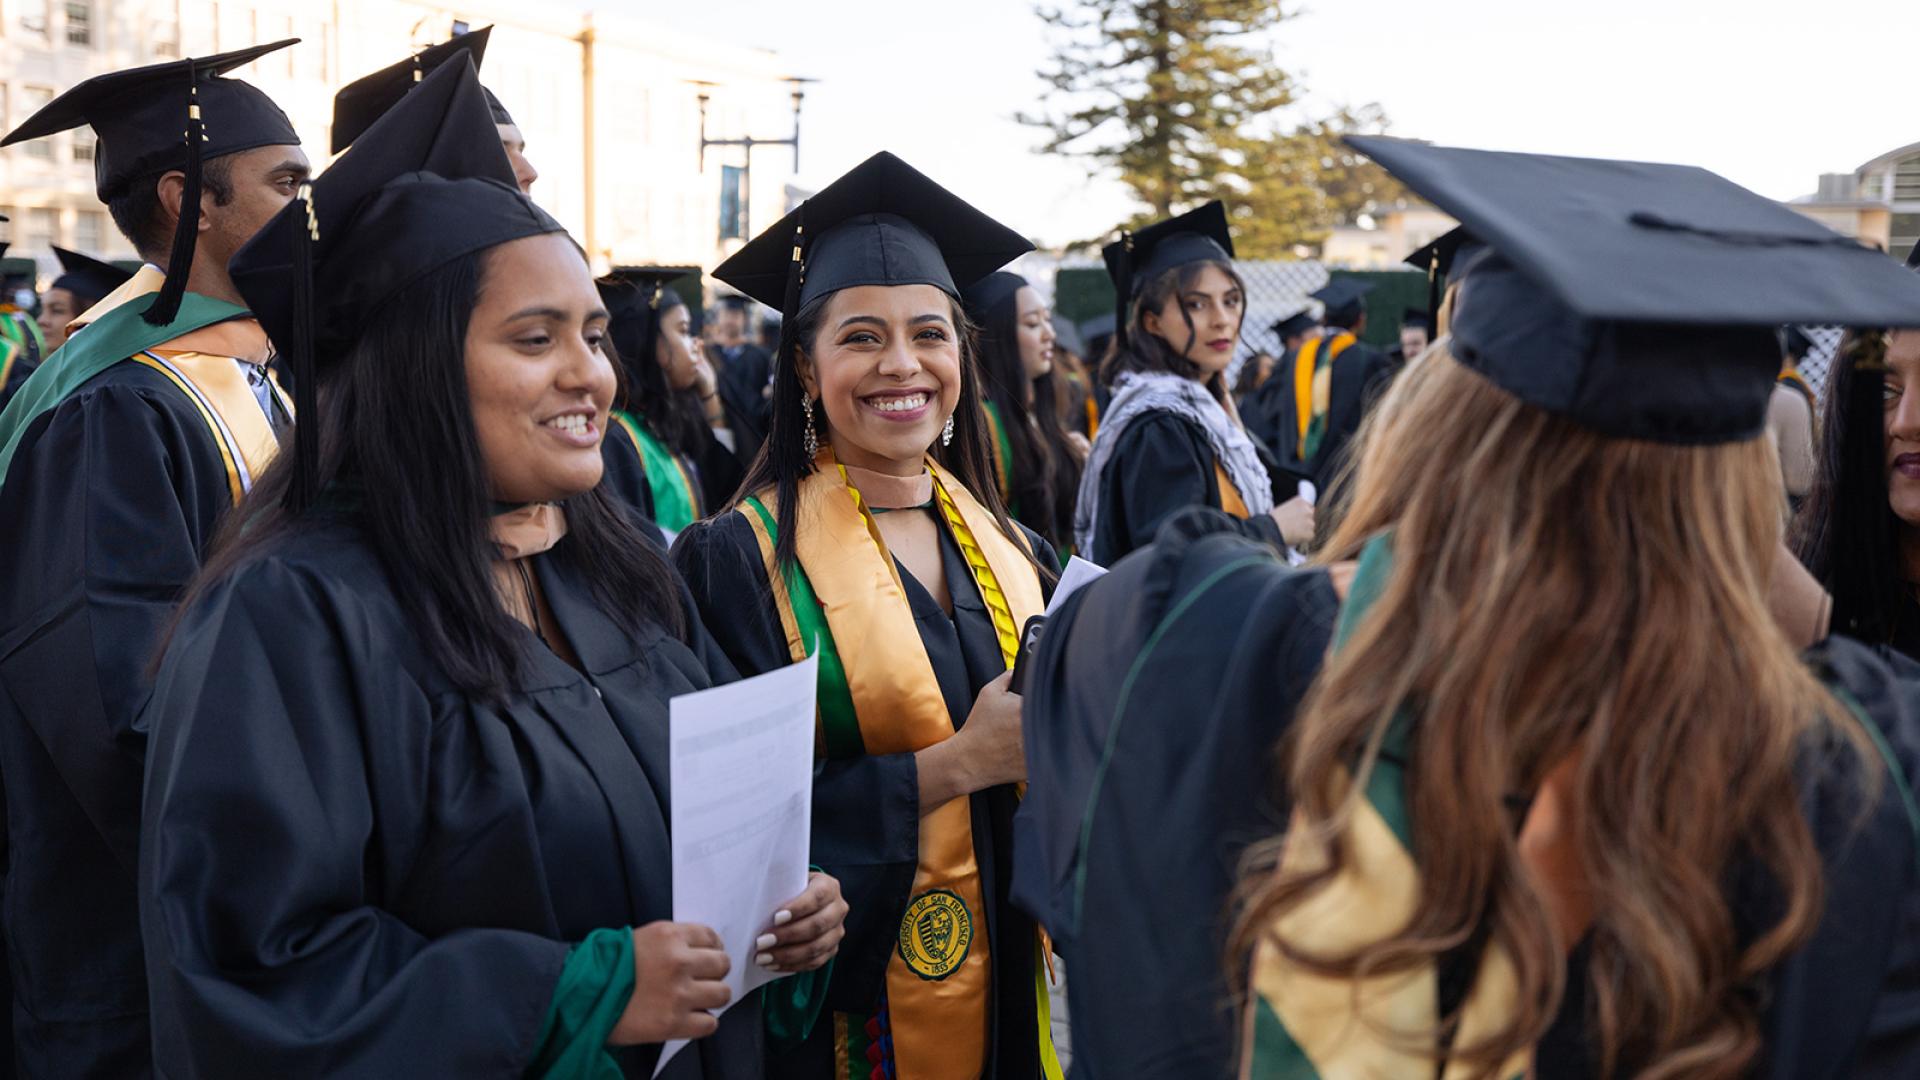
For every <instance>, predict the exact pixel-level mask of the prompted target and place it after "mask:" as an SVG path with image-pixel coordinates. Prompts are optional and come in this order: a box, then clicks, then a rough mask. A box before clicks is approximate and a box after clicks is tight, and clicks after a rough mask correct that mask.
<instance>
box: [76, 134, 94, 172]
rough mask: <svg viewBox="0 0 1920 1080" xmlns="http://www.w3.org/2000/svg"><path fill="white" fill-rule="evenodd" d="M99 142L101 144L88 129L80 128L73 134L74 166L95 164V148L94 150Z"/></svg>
mask: <svg viewBox="0 0 1920 1080" xmlns="http://www.w3.org/2000/svg"><path fill="white" fill-rule="evenodd" d="M97 142H99V139H98V138H96V137H95V136H94V134H93V132H92V131H91V130H89V129H87V128H80V129H79V130H77V131H75V132H74V133H73V162H74V164H76V165H91V164H93V148H94V144H96V143H97Z"/></svg>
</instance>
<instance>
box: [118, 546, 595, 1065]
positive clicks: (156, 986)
mask: <svg viewBox="0 0 1920 1080" xmlns="http://www.w3.org/2000/svg"><path fill="white" fill-rule="evenodd" d="M394 632H395V631H393V630H392V629H391V626H390V624H389V623H386V622H383V620H382V619H380V618H378V617H375V616H374V615H373V614H371V613H370V612H368V611H367V610H365V609H364V605H362V604H360V603H358V602H356V600H355V598H354V597H352V596H351V595H348V594H345V593H344V592H340V591H330V590H329V589H328V588H327V586H326V585H325V584H323V583H321V582H318V581H315V580H313V579H312V578H311V577H309V576H308V575H305V574H303V573H301V572H300V571H298V570H295V569H292V568H289V567H287V566H286V565H285V564H284V563H280V562H276V561H273V560H271V559H269V560H267V561H264V562H261V563H256V564H254V565H253V566H252V567H249V568H247V569H244V570H242V571H240V572H239V573H238V574H237V575H236V576H235V577H234V578H233V579H231V580H229V581H228V582H227V583H226V584H224V585H222V586H219V587H217V588H216V589H215V590H214V591H212V592H211V593H209V594H208V595H207V596H206V598H205V599H204V600H203V601H202V602H201V603H199V604H197V605H196V607H195V609H194V610H193V611H192V612H190V613H189V614H188V615H187V617H186V619H185V621H184V622H183V624H182V626H181V628H180V631H179V634H178V636H177V637H176V638H175V640H174V644H173V646H172V647H171V648H170V649H169V652H168V655H167V657H166V659H165V661H164V663H163V666H162V669H161V672H160V675H159V678H158V681H157V684H156V687H155V692H154V698H153V702H152V705H151V707H150V712H149V719H150V720H151V728H152V732H153V745H152V754H151V757H150V770H149V776H148V782H147V786H146V808H145V809H146V835H145V839H144V843H143V846H142V850H141V874H140V891H141V924H142V929H143V933H144V936H145V939H146V946H147V970H148V972H149V977H150V982H151V993H152V998H153V1004H154V1013H155V1021H154V1032H155V1057H156V1065H157V1066H158V1071H159V1072H161V1073H162V1074H172V1075H176V1076H199V1077H214V1076H226V1075H249V1076H296V1075H321V1074H324V1075H328V1076H367V1077H390V1076H403V1075H410V1076H465V1077H503V1078H504V1077H518V1076H520V1075H521V1074H522V1072H523V1070H524V1069H525V1068H526V1066H527V1064H528V1062H529V1060H530V1058H531V1056H532V1054H533V1050H534V1045H535V1041H536V1038H537V1036H538V1033H539V1030H540V1026H541V1022H542V1020H543V1018H544V1017H545V1015H546V1011H547V1008H548V1005H549V1003H550V1001H551V999H552V996H553V993H554V988H555V986H556V983H557V980H558V978H559V975H560V971H561V968H562V966H563V964H564V963H565V960H566V957H567V953H568V944H567V943H566V942H562V941H555V940H550V939H548V938H545V937H542V936H540V935H537V934H533V933H527V932H522V931H518V930H508V929H462V930H457V931H454V932H450V933H446V934H444V935H441V936H437V937H429V936H428V935H426V934H424V933H422V932H421V931H420V930H417V929H415V928H414V927H412V926H410V925H408V924H407V923H406V922H405V921H403V920H402V919H401V918H400V917H398V916H397V915H395V914H394V913H393V912H392V911H391V910H388V909H387V908H385V907H383V906H382V898H383V896H384V894H385V893H386V891H387V890H388V889H389V888H398V887H399V883H397V882H387V881H385V880H384V878H385V877H386V875H387V874H388V873H389V872H390V871H389V870H387V869H385V868H388V867H392V866H395V865H398V866H406V865H408V864H409V862H410V859H411V856H410V855H409V854H408V853H407V852H405V851H396V850H394V849H395V848H404V847H405V846H406V845H407V843H408V838H409V837H410V836H418V835H422V834H423V833H424V832H425V831H426V830H427V829H428V828H429V827H430V824H431V821H430V818H429V815H430V813H431V808H432V806H433V790H434V789H436V788H439V787H442V786H443V785H460V784H471V783H484V782H486V780H485V778H483V777H469V776H448V777H439V776H436V775H435V769H436V768H437V767H439V768H444V767H445V765H446V763H445V762H439V761H437V760H436V754H435V751H434V749H433V745H432V733H433V731H434V730H435V723H436V719H437V717H436V715H435V712H434V710H433V708H432V706H431V704H430V701H429V698H428V697H427V695H426V694H425V693H424V692H423V691H422V689H421V687H420V686H419V685H418V684H417V683H416V682H415V681H414V680H413V679H412V678H411V677H410V676H409V675H408V674H407V673H406V672H405V671H404V670H403V668H402V666H401V665H400V664H398V663H396V662H395V660H394V659H393V653H394V652H395V646H394V644H393V642H391V641H390V640H386V639H387V638H390V637H391V636H392V634H393V633H394Z"/></svg>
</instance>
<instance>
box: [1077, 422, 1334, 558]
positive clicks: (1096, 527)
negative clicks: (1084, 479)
mask: <svg viewBox="0 0 1920 1080" xmlns="http://www.w3.org/2000/svg"><path fill="white" fill-rule="evenodd" d="M1119 438H1120V441H1119V443H1118V444H1116V445H1115V446H1114V448H1113V453H1112V455H1111V456H1109V457H1108V458H1107V463H1106V468H1105V470H1104V471H1103V472H1102V473H1101V474H1100V513H1099V516H1098V517H1097V518H1096V519H1095V521H1094V523H1093V550H1092V551H1091V552H1089V553H1086V557H1087V558H1089V559H1091V560H1093V561H1094V562H1096V563H1098V564H1100V565H1101V566H1111V565H1113V564H1114V563H1115V562H1118V561H1119V560H1120V558H1121V557H1122V556H1124V555H1126V554H1127V553H1128V552H1130V551H1132V550H1134V549H1135V548H1139V547H1144V546H1146V545H1147V544H1150V543H1152V542H1153V537H1154V534H1155V533H1157V532H1159V531H1160V526H1161V525H1163V524H1165V523H1166V521H1167V519H1168V518H1170V517H1172V516H1173V515H1175V514H1177V513H1179V512H1180V511H1182V510H1185V509H1187V508H1189V507H1194V506H1211V507H1213V508H1214V509H1216V510H1218V509H1220V508H1221V503H1220V477H1219V474H1218V473H1217V472H1216V471H1215V466H1216V465H1217V464H1218V461H1219V459H1218V458H1216V457H1215V456H1214V453H1213V444H1211V443H1209V442H1208V441H1207V434H1206V432H1205V431H1203V430H1201V428H1200V426H1199V425H1198V424H1195V423H1193V422H1192V421H1191V420H1188V419H1187V418H1186V417H1183V416H1180V415H1177V414H1175V413H1171V412H1164V411H1161V410H1154V411H1152V412H1147V413H1143V414H1141V415H1140V416H1138V417H1135V418H1134V419H1133V421H1132V422H1130V423H1129V424H1128V425H1127V426H1126V428H1125V430H1123V431H1121V432H1120V436H1119ZM1262 464H1264V465H1266V466H1267V473H1268V479H1269V483H1270V486H1271V494H1272V496H1273V499H1274V502H1275V504H1276V505H1277V504H1279V503H1283V502H1285V501H1287V500H1288V499H1291V498H1293V497H1294V496H1295V495H1297V494H1298V493H1299V492H1298V486H1299V485H1298V480H1297V479H1296V478H1295V477H1294V475H1293V474H1292V473H1291V472H1289V471H1286V470H1282V469H1276V468H1275V465H1274V462H1273V461H1271V460H1270V459H1268V458H1265V457H1263V458H1262ZM1243 494H1244V493H1243ZM1234 527H1235V528H1236V529H1238V530H1239V531H1240V532H1241V533H1242V534H1243V535H1246V536H1249V537H1252V538H1253V539H1255V540H1260V541H1262V542H1264V543H1267V544H1271V545H1273V546H1274V547H1275V548H1284V547H1285V546H1286V541H1285V540H1283V539H1281V536H1280V526H1279V525H1277V524H1275V522H1274V520H1273V519H1272V518H1271V517H1269V516H1267V515H1266V514H1256V515H1254V516H1253V517H1250V518H1248V519H1246V520H1244V521H1237V522H1235V526H1234Z"/></svg>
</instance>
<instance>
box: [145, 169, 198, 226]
mask: <svg viewBox="0 0 1920 1080" xmlns="http://www.w3.org/2000/svg"><path fill="white" fill-rule="evenodd" d="M153 183H154V188H153V190H154V194H155V195H156V196H157V197H158V198H159V200H160V214H161V216H162V217H164V218H165V219H166V220H165V222H164V224H165V225H166V228H167V236H168V241H167V242H168V243H169V244H171V243H172V242H173V241H172V236H173V230H174V229H175V228H177V227H179V224H180V201H181V199H183V198H184V197H185V196H186V194H187V174H186V173H183V172H181V171H180V170H179V169H174V170H172V171H171V172H165V173H161V174H160V178H159V179H158V180H155V181H154V182H153ZM201 194H202V195H203V196H204V195H205V194H206V193H205V192H204V191H203V192H202V193H201ZM200 210H201V213H200V228H201V230H203V231H204V230H205V229H206V228H207V215H206V203H204V202H202V203H201V204H200Z"/></svg>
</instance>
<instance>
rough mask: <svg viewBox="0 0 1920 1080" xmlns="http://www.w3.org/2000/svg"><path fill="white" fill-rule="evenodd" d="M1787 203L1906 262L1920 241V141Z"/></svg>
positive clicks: (1824, 179) (1823, 180)
mask: <svg viewBox="0 0 1920 1080" xmlns="http://www.w3.org/2000/svg"><path fill="white" fill-rule="evenodd" d="M1787 205H1788V206H1791V207H1792V208H1793V209H1795V210H1798V211H1799V212H1801V213H1802V214H1805V215H1806V216H1808V217H1810V218H1812V219H1814V220H1815V221H1818V222H1820V223H1821V224H1822V225H1825V226H1827V227H1828V228H1830V229H1832V230H1834V231H1835V232H1838V233H1843V234H1845V235H1847V236H1851V237H1854V238H1856V239H1858V240H1861V241H1862V242H1865V243H1868V244H1873V245H1875V246H1877V247H1879V248H1881V249H1882V250H1884V251H1886V252H1888V253H1890V254H1892V255H1893V256H1894V257H1895V258H1899V259H1905V258H1906V257H1907V255H1908V253H1910V252H1911V251H1913V247H1914V244H1915V243H1916V242H1920V143H1912V144H1910V145H1907V146H1903V147H1901V148H1899V149H1898V150H1889V151H1888V152H1886V153H1884V154H1881V155H1880V156H1879V157H1877V158H1874V159H1873V160H1872V161H1869V162H1867V163H1866V164H1865V165H1862V166H1860V167H1859V168H1857V169H1855V170H1854V171H1852V172H1850V173H1827V174H1825V175H1823V176H1821V177H1820V186H1819V190H1817V191H1816V192H1815V193H1814V194H1812V195H1804V196H1801V197H1800V198H1798V199H1794V200H1792V201H1791V202H1789V203H1788V204H1787Z"/></svg>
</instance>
